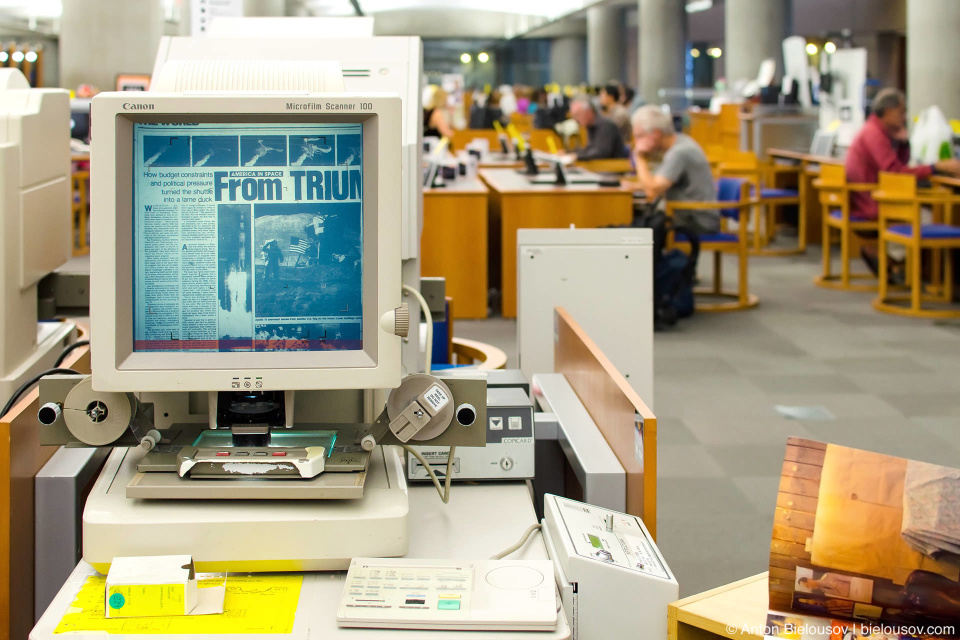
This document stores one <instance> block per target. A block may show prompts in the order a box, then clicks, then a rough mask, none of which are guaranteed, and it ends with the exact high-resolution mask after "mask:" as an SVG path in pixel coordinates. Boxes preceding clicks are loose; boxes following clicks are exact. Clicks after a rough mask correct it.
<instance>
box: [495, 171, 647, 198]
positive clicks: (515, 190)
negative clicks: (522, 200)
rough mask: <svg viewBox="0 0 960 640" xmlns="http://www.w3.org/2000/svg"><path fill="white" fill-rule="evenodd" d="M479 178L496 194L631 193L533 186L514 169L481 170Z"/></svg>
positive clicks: (597, 187)
mask: <svg viewBox="0 0 960 640" xmlns="http://www.w3.org/2000/svg"><path fill="white" fill-rule="evenodd" d="M480 177H481V178H482V179H483V181H484V182H486V183H487V185H488V186H489V187H490V188H491V189H493V190H494V191H497V192H498V193H501V194H504V193H512V194H538V195H540V194H547V195H563V194H565V193H596V192H600V193H617V192H620V193H631V191H629V190H628V189H623V188H621V187H601V186H600V185H598V184H596V183H594V184H567V185H564V186H557V185H553V184H533V183H531V182H530V180H529V178H528V176H525V175H523V174H520V173H517V171H516V170H515V169H481V170H480Z"/></svg>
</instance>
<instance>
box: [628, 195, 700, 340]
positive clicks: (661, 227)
mask: <svg viewBox="0 0 960 640" xmlns="http://www.w3.org/2000/svg"><path fill="white" fill-rule="evenodd" d="M639 225H640V226H644V227H649V228H650V229H652V230H653V314H654V315H653V318H654V327H655V328H663V327H669V326H673V325H675V324H676V323H677V320H679V319H680V318H688V317H690V316H691V315H693V312H694V308H695V304H694V296H693V286H694V283H695V282H696V278H697V259H698V258H699V257H700V236H699V235H698V234H697V233H696V232H695V231H693V230H692V229H689V228H687V227H683V226H679V225H675V224H674V221H673V219H672V218H669V217H668V216H667V215H666V214H664V213H662V212H660V211H652V212H650V213H648V214H647V215H645V216H643V217H642V218H641V219H640V221H639ZM671 231H672V232H673V233H674V234H675V235H678V236H682V237H683V238H684V239H686V241H687V242H689V244H690V253H685V252H683V251H680V250H679V249H671V250H670V251H666V244H667V236H668V235H669V234H670V232H671Z"/></svg>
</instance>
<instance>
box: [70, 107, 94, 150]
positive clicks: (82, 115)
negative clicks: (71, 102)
mask: <svg viewBox="0 0 960 640" xmlns="http://www.w3.org/2000/svg"><path fill="white" fill-rule="evenodd" d="M70 137H71V138H76V139H77V140H83V141H84V142H86V141H87V138H89V137H90V111H89V108H86V109H70Z"/></svg>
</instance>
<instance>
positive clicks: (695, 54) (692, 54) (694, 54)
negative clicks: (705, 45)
mask: <svg viewBox="0 0 960 640" xmlns="http://www.w3.org/2000/svg"><path fill="white" fill-rule="evenodd" d="M690 57H691V58H699V57H700V49H690Z"/></svg>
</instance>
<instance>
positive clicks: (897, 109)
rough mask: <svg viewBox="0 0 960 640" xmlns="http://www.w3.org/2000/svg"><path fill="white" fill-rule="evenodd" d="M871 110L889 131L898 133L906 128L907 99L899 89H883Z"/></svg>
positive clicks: (874, 99) (874, 100)
mask: <svg viewBox="0 0 960 640" xmlns="http://www.w3.org/2000/svg"><path fill="white" fill-rule="evenodd" d="M871 110H872V112H873V113H874V115H876V116H877V117H878V118H880V122H882V123H883V126H884V128H886V129H887V131H890V132H896V131H899V130H900V129H902V128H903V127H904V126H906V123H907V98H906V96H904V95H903V92H902V91H900V90H899V89H890V88H888V89H882V90H881V91H880V92H879V93H878V94H877V95H876V96H875V97H874V98H873V104H872V107H871Z"/></svg>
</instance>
